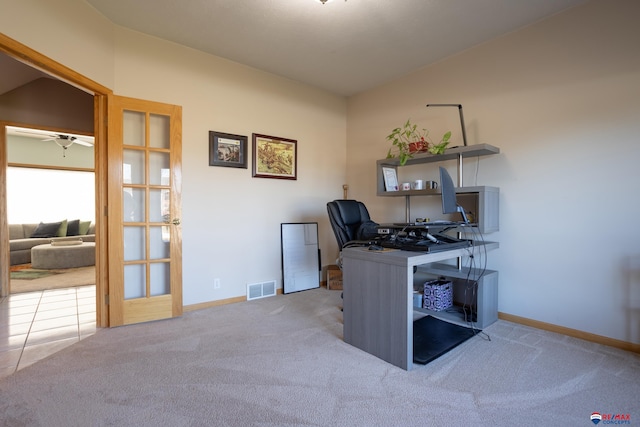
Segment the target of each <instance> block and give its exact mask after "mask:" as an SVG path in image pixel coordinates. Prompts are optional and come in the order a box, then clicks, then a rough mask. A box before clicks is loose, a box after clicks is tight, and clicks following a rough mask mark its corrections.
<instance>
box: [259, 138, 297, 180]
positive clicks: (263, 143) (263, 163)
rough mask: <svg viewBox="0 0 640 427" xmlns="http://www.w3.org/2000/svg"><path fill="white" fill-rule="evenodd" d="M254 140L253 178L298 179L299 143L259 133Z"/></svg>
mask: <svg viewBox="0 0 640 427" xmlns="http://www.w3.org/2000/svg"><path fill="white" fill-rule="evenodd" d="M252 140H253V152H252V154H253V167H252V173H253V177H255V178H276V179H292V180H295V179H298V141H296V140H295V139H287V138H280V137H277V136H270V135H263V134H259V133H254V134H253V135H252Z"/></svg>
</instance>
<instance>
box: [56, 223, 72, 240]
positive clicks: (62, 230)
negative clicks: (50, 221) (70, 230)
mask: <svg viewBox="0 0 640 427" xmlns="http://www.w3.org/2000/svg"><path fill="white" fill-rule="evenodd" d="M68 224H69V223H68V221H67V220H66V219H63V220H62V222H61V223H60V227H58V232H57V233H56V237H64V236H66V235H67V226H68Z"/></svg>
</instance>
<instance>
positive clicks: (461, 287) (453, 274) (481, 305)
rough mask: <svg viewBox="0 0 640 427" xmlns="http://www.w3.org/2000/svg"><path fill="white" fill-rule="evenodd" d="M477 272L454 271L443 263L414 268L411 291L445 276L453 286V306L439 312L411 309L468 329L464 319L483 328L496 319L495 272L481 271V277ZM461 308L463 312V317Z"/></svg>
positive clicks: (465, 269) (496, 275) (466, 268)
mask: <svg viewBox="0 0 640 427" xmlns="http://www.w3.org/2000/svg"><path fill="white" fill-rule="evenodd" d="M480 273H481V270H479V269H469V268H468V267H465V268H462V269H458V268H457V267H455V266H452V265H447V264H432V265H428V266H420V267H418V271H417V273H416V274H414V275H413V287H414V289H418V288H419V287H420V286H421V285H423V284H424V282H425V281H428V280H432V279H435V278H438V277H441V276H442V277H445V278H446V279H448V280H451V281H452V283H453V307H452V308H451V309H450V310H443V311H432V310H428V309H426V308H421V307H420V308H415V307H414V310H416V311H419V312H422V313H425V314H430V315H432V316H434V317H438V318H441V319H442V320H447V321H449V322H453V323H459V324H460V325H463V326H468V325H467V320H473V322H474V323H473V326H474V327H476V328H478V329H484V328H486V327H487V326H489V325H491V324H492V323H494V322H495V321H496V320H498V272H497V271H494V270H483V271H482V275H480ZM478 276H480V277H478ZM467 277H468V278H469V280H467ZM463 308H466V309H467V312H466V314H465V312H464V311H463ZM466 317H470V319H467V318H466Z"/></svg>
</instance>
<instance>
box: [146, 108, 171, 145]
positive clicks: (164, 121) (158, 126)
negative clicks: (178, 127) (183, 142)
mask: <svg viewBox="0 0 640 427" xmlns="http://www.w3.org/2000/svg"><path fill="white" fill-rule="evenodd" d="M169 124H170V117H168V116H163V115H159V114H150V115H149V133H150V138H149V146H150V147H152V148H164V149H169V147H170V143H171V138H170V137H169V136H170V134H169Z"/></svg>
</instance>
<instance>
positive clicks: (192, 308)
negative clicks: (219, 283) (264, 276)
mask: <svg viewBox="0 0 640 427" xmlns="http://www.w3.org/2000/svg"><path fill="white" fill-rule="evenodd" d="M276 295H282V288H278V289H276ZM246 300H247V296H246V295H243V296H241V297H233V298H227V299H219V300H215V301H207V302H201V303H198V304H189V305H183V306H182V311H183V312H186V311H196V310H202V309H204V308H211V307H218V306H221V305H227V304H235V303H237V302H245V301H246Z"/></svg>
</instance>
